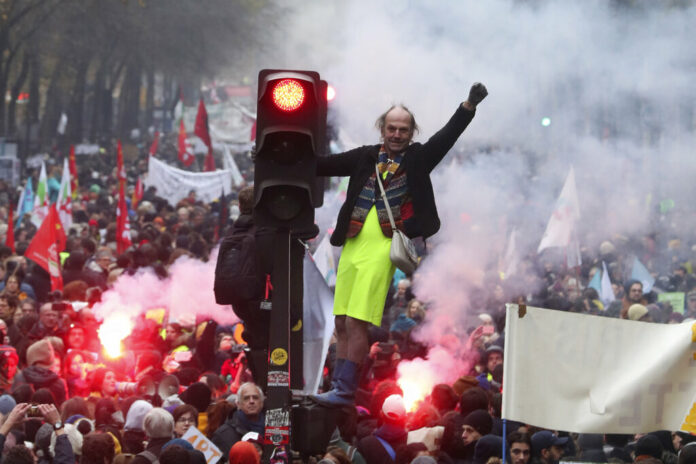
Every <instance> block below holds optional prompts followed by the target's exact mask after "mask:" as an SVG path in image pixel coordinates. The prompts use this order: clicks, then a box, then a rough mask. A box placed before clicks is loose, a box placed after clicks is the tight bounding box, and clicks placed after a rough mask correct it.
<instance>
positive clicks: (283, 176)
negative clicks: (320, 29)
mask: <svg viewBox="0 0 696 464" xmlns="http://www.w3.org/2000/svg"><path fill="white" fill-rule="evenodd" d="M326 88H327V85H326V82H325V81H322V80H321V79H320V78H319V73H317V72H314V71H292V70H273V69H264V70H262V71H261V72H259V88H258V106H257V111H256V113H257V114H256V155H255V159H254V222H255V224H256V225H257V227H272V228H278V229H288V230H290V231H292V232H293V233H296V234H298V235H304V236H306V237H308V236H314V235H316V226H315V225H314V208H317V207H319V206H321V205H322V203H323V201H324V188H323V182H322V180H321V178H319V179H318V178H317V177H316V163H317V157H318V156H321V155H323V152H324V146H325V142H324V139H325V132H326Z"/></svg>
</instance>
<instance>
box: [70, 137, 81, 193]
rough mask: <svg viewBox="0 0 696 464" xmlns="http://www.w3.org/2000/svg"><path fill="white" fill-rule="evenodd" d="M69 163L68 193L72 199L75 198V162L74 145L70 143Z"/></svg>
mask: <svg viewBox="0 0 696 464" xmlns="http://www.w3.org/2000/svg"><path fill="white" fill-rule="evenodd" d="M68 161H69V163H70V195H71V196H72V199H73V200H77V187H78V186H79V185H78V183H77V163H76V162H75V145H70V155H69V156H68Z"/></svg>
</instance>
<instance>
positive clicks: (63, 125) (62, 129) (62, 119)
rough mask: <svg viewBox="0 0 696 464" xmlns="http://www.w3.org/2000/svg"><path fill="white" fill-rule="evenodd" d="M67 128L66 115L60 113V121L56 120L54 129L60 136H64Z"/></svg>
mask: <svg viewBox="0 0 696 464" xmlns="http://www.w3.org/2000/svg"><path fill="white" fill-rule="evenodd" d="M66 127H68V115H67V114H65V113H60V119H59V120H58V127H57V128H56V131H58V133H59V134H60V135H63V134H65V128H66Z"/></svg>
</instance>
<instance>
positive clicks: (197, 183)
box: [144, 156, 236, 206]
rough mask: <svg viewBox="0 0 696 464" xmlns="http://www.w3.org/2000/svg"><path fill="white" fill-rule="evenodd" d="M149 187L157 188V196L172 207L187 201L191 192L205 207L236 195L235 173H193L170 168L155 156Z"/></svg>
mask: <svg viewBox="0 0 696 464" xmlns="http://www.w3.org/2000/svg"><path fill="white" fill-rule="evenodd" d="M144 183H145V187H146V188H147V187H155V188H157V195H158V196H160V197H162V198H164V199H165V200H167V201H168V202H169V204H170V205H173V206H176V204H177V203H178V202H179V201H180V200H181V199H182V198H185V197H186V196H187V195H188V193H189V191H191V190H195V191H196V198H197V199H199V200H201V201H202V202H204V203H210V202H212V201H213V200H215V199H216V198H219V197H220V193H221V192H224V193H225V195H227V194H229V193H230V192H231V191H232V186H233V185H236V184H235V183H234V180H233V176H232V172H231V171H229V170H218V171H215V172H191V171H184V170H183V169H177V168H175V167H172V166H169V165H168V164H166V163H164V162H163V161H161V160H160V159H158V158H155V157H154V156H151V157H150V159H149V160H148V173H147V178H146V179H145V180H144Z"/></svg>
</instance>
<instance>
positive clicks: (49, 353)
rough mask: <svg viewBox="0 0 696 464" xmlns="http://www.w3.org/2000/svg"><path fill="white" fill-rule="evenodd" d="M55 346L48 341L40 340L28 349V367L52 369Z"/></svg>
mask: <svg viewBox="0 0 696 464" xmlns="http://www.w3.org/2000/svg"><path fill="white" fill-rule="evenodd" d="M53 357H54V352H53V345H51V342H49V341H48V340H39V341H38V342H36V343H34V344H33V345H31V346H30V347H29V349H27V365H28V366H33V365H34V364H39V365H42V366H48V367H50V366H51V365H53Z"/></svg>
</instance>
